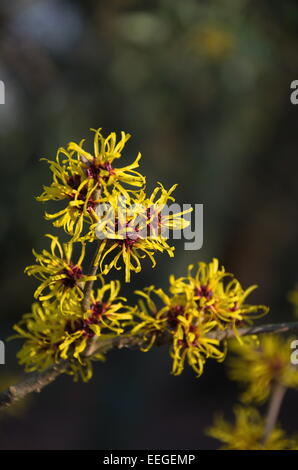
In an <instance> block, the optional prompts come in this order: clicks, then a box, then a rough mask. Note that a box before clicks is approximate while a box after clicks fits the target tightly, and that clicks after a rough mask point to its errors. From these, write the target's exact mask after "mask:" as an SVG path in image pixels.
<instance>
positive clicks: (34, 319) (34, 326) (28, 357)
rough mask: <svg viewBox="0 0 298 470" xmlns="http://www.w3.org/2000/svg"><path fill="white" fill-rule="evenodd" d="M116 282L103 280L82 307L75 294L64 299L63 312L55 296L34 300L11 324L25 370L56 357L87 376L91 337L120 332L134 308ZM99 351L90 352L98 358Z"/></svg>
mask: <svg viewBox="0 0 298 470" xmlns="http://www.w3.org/2000/svg"><path fill="white" fill-rule="evenodd" d="M119 290H120V283H119V282H118V281H112V282H111V283H109V284H105V283H104V281H103V280H102V287H101V288H98V289H97V291H96V292H94V291H92V292H91V296H90V300H91V303H90V307H89V309H88V310H87V311H83V307H82V304H81V302H80V301H79V299H78V298H77V297H74V298H72V299H68V300H66V302H65V309H64V315H61V313H60V311H59V304H58V300H54V301H53V302H48V301H44V302H42V303H37V302H36V303H35V304H33V306H32V312H31V313H29V314H26V315H24V316H23V319H22V320H21V321H20V322H19V323H18V324H17V325H14V329H15V331H17V333H18V336H17V337H21V338H23V339H25V343H24V344H23V346H22V348H21V350H20V351H19V353H18V358H19V362H20V364H21V365H23V366H25V370H26V371H27V372H31V371H34V370H44V369H46V368H47V367H49V366H51V365H52V364H54V363H56V362H58V361H59V360H61V359H62V360H63V359H64V360H66V359H68V360H70V370H69V371H68V372H69V373H71V374H74V375H75V378H76V379H77V378H79V376H80V377H81V378H83V380H88V379H89V378H90V377H91V375H92V366H91V361H90V358H88V357H86V352H87V349H88V347H89V344H90V341H91V340H93V338H98V337H102V338H103V339H106V338H108V337H109V338H110V337H114V336H116V335H119V334H121V333H123V332H124V328H125V326H126V324H127V323H128V321H131V320H132V318H133V312H134V309H132V308H129V307H128V306H126V305H125V303H124V302H125V299H124V298H123V297H119V296H118V294H119ZM103 358H104V357H103V355H102V354H101V353H100V352H98V353H95V354H94V353H93V354H92V360H93V359H95V360H96V359H100V360H102V359H103Z"/></svg>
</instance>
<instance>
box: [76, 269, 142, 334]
mask: <svg viewBox="0 0 298 470" xmlns="http://www.w3.org/2000/svg"><path fill="white" fill-rule="evenodd" d="M120 286H121V285H120V282H119V281H111V282H110V283H109V284H105V283H104V280H103V278H102V287H101V288H98V289H97V290H96V291H93V290H92V291H91V295H90V307H89V309H88V311H87V312H85V314H84V325H85V328H86V330H87V331H89V330H90V331H89V335H91V336H92V333H93V334H94V335H96V336H100V335H101V332H102V330H104V332H106V333H107V330H109V331H110V332H114V333H116V334H121V333H123V332H124V327H125V326H126V324H127V322H128V320H132V318H133V315H132V313H133V309H131V308H130V307H128V306H125V305H124V303H125V302H126V298H125V297H119V295H118V294H119V291H120ZM123 302H124V303H123Z"/></svg>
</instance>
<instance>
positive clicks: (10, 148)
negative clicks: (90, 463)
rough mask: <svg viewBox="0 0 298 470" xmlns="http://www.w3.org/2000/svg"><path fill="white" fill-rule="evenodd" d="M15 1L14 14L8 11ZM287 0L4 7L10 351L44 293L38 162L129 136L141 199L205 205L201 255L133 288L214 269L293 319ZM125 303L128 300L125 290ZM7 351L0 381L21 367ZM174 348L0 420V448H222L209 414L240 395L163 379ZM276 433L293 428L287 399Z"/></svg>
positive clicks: (292, 68)
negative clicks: (86, 142) (32, 272)
mask: <svg viewBox="0 0 298 470" xmlns="http://www.w3.org/2000/svg"><path fill="white" fill-rule="evenodd" d="M3 4H5V6H3ZM297 28H298V6H297V2H296V1H294V0H292V1H291V0H284V1H282V2H281V1H272V0H268V1H248V0H218V1H195V0H183V1H182V0H156V1H145V0H109V1H98V0H93V1H92V0H84V1H83V0H82V1H72V2H70V1H66V0H60V1H58V0H44V1H33V0H32V1H29V0H27V1H25V0H22V1H21V0H19V1H10V2H1V6H0V79H2V80H3V81H4V82H5V85H6V104H5V105H1V106H0V122H1V126H0V145H1V160H0V162H1V163H0V164H1V198H0V214H1V224H0V239H1V272H0V277H1V281H0V298H1V299H2V305H1V313H0V315H1V329H0V337H1V338H2V339H5V338H6V337H7V336H9V335H10V334H11V326H12V325H13V323H14V322H15V321H17V320H18V319H20V317H21V315H22V314H23V313H24V312H27V311H28V310H29V309H30V305H31V302H32V295H33V290H34V287H35V286H36V283H35V281H34V280H32V279H29V278H26V277H25V275H24V274H23V269H24V267H25V266H26V265H28V264H31V263H32V255H31V249H32V247H35V248H37V249H41V248H42V247H43V246H45V241H44V239H43V234H44V233H47V232H53V230H55V229H52V227H51V224H50V222H46V221H44V219H43V210H44V208H43V206H42V205H41V204H39V203H37V202H36V201H35V200H34V196H35V195H38V194H40V193H41V189H42V184H43V183H49V182H50V176H49V173H48V171H47V167H46V165H45V164H44V163H40V162H39V158H40V157H48V158H54V156H55V153H56V149H57V147H58V146H61V145H62V146H64V145H66V144H67V142H68V141H69V140H75V141H79V140H80V139H81V138H83V137H88V135H89V136H91V134H89V133H88V129H89V128H90V127H103V129H104V132H106V133H109V132H111V131H112V130H116V131H118V132H119V131H121V130H125V131H127V132H130V133H132V134H133V139H132V140H131V141H130V142H129V144H128V145H127V151H126V155H127V161H129V162H130V161H132V159H133V157H134V156H135V155H136V153H137V151H139V150H140V151H141V152H142V154H143V159H142V165H141V171H142V173H144V174H146V175H147V180H148V187H149V188H152V186H153V185H154V184H155V183H156V182H157V181H162V182H163V183H164V184H165V185H166V187H169V186H171V185H172V184H175V183H179V188H178V190H177V192H176V196H177V200H178V201H181V202H187V203H203V204H204V211H205V213H204V246H203V248H202V249H201V250H200V251H198V252H192V251H184V250H183V244H182V242H181V243H176V246H177V248H176V257H175V259H174V260H172V259H169V258H168V257H167V255H164V256H159V257H158V267H157V268H156V269H155V270H154V271H153V270H152V269H151V267H150V266H149V263H148V264H146V265H145V267H144V269H143V270H142V273H141V275H139V276H137V275H134V276H133V281H132V285H131V286H130V287H129V288H128V290H129V291H132V290H133V289H134V288H136V287H138V288H141V287H142V286H145V285H150V284H152V283H155V284H156V285H157V286H163V287H166V286H167V277H168V275H169V274H170V273H171V272H173V273H176V274H177V275H183V274H184V273H185V271H186V267H187V265H188V264H189V263H191V262H196V261H198V260H204V261H209V260H211V259H212V257H214V256H216V257H219V259H220V261H221V263H222V264H224V265H225V266H226V268H227V270H228V271H231V272H234V273H235V275H236V276H237V277H238V278H239V279H240V281H241V282H242V283H243V285H244V286H245V287H246V286H248V285H250V284H254V283H257V284H258V285H259V286H260V287H259V289H258V291H257V292H256V293H254V294H253V296H252V297H251V301H253V302H260V303H264V304H267V305H270V306H271V315H270V318H268V321H281V320H289V319H290V318H291V308H290V307H289V305H288V302H287V292H288V291H289V290H290V289H291V288H292V287H293V285H294V284H295V282H296V280H297V271H296V270H297V169H298V163H297V152H296V148H297V144H298V135H297V121H298V107H295V106H294V105H292V104H291V103H290V83H291V82H292V81H293V80H295V79H298V70H297V48H298V35H297ZM125 289H126V288H125ZM18 347H19V344H17V342H10V343H8V344H7V347H6V353H7V359H6V365H5V366H0V383H1V386H5V384H7V382H9V381H13V380H15V377H17V376H18V375H19V374H20V373H21V370H20V368H19V367H18V366H17V364H16V360H15V353H16V351H17V348H18ZM170 366H171V361H170V358H169V356H168V354H167V351H166V350H164V349H163V348H161V349H157V348H156V349H154V350H152V351H151V352H150V353H147V354H144V353H140V352H137V351H120V352H118V351H115V352H112V353H110V354H109V356H108V360H107V362H106V363H105V364H96V366H95V374H94V379H93V380H92V381H91V382H90V383H88V384H75V385H74V384H73V383H72V381H71V379H70V378H69V377H61V378H59V379H58V380H57V381H56V382H55V383H54V384H52V385H51V386H49V387H48V388H47V389H45V390H44V391H43V392H42V393H41V394H40V395H35V396H34V397H32V398H31V399H29V400H27V402H25V403H24V404H23V405H22V406H20V407H18V408H17V409H15V410H12V411H13V415H11V414H7V415H5V416H2V417H1V420H0V432H1V437H0V448H1V449H53V448H56V449H74V448H78V449H92V448H95V449H105V448H110V449H116V448H118V449H132V448H143V449H146V448H148V449H150V448H151V449H152V448H155V449H162V448H170V449H191V448H205V449H207V448H208V449H211V448H216V447H217V446H218V443H217V442H215V441H214V440H212V439H209V438H207V437H206V436H204V428H206V426H208V425H210V424H211V423H212V419H213V415H214V412H216V411H218V410H224V411H225V413H226V415H227V416H228V417H231V416H232V414H231V410H232V406H233V403H235V401H236V399H237V395H238V389H237V385H236V384H234V383H230V382H229V381H228V379H227V377H226V373H225V367H224V366H222V365H220V364H215V363H213V362H208V363H207V367H206V372H205V373H204V375H203V376H202V378H200V379H196V378H195V376H194V374H193V372H192V371H189V370H188V368H187V370H185V373H184V374H183V375H182V376H180V377H172V376H171V375H170ZM287 398H288V399H287V400H286V401H285V404H284V405H283V410H282V413H281V421H282V423H283V425H284V427H285V429H286V430H288V431H293V430H294V431H295V430H296V431H297V418H298V414H297V405H296V400H297V398H296V396H295V393H294V392H288V396H287Z"/></svg>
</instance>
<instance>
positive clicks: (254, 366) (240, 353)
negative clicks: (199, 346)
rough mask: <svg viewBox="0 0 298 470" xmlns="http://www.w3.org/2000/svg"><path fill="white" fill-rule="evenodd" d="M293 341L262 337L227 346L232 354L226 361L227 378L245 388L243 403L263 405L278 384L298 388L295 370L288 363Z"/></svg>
mask: <svg viewBox="0 0 298 470" xmlns="http://www.w3.org/2000/svg"><path fill="white" fill-rule="evenodd" d="M293 339H294V338H286V339H285V338H283V337H281V336H278V335H264V336H261V337H260V339H258V340H251V339H248V338H247V339H245V341H244V343H243V344H242V345H239V344H237V342H236V341H233V343H232V344H231V345H230V348H229V349H230V350H231V351H232V352H234V353H235V354H234V355H233V356H232V357H231V359H230V361H229V365H230V376H231V378H232V379H233V380H237V381H238V382H241V383H243V384H244V385H245V386H246V389H245V392H244V393H243V395H242V400H243V401H244V402H245V403H247V402H252V401H254V402H263V401H265V400H266V399H267V398H268V397H269V395H270V393H271V390H272V386H273V385H274V384H276V383H279V384H281V385H283V386H285V387H288V388H296V389H297V388H298V369H297V367H295V366H294V365H292V364H291V358H290V356H291V353H292V351H293V350H292V349H291V342H292V340H293Z"/></svg>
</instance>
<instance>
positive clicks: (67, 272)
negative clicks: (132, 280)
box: [25, 235, 97, 310]
mask: <svg viewBox="0 0 298 470" xmlns="http://www.w3.org/2000/svg"><path fill="white" fill-rule="evenodd" d="M46 236H47V237H49V238H50V239H51V251H50V252H49V251H47V250H42V253H41V254H39V253H36V251H35V250H33V254H34V256H35V258H36V261H37V262H38V264H35V265H32V266H28V267H27V268H26V269H25V272H26V273H27V274H28V275H29V276H31V275H33V276H35V277H36V278H37V279H39V280H40V281H41V284H40V285H39V287H38V288H37V289H36V291H35V293H34V297H35V298H36V299H39V300H41V301H43V300H49V299H51V298H53V297H56V298H58V299H59V304H60V307H61V310H63V303H64V301H65V300H66V299H67V298H70V297H73V296H77V297H78V298H79V300H82V298H83V290H82V289H83V285H84V283H85V282H86V281H89V280H95V279H96V278H97V277H96V276H88V275H85V274H84V273H83V270H82V262H83V260H84V257H85V245H84V244H83V243H81V254H80V256H79V259H78V261H77V262H76V263H74V261H73V260H72V252H73V243H71V242H70V243H64V244H63V246H61V244H60V242H59V240H58V237H54V236H53V235H46ZM45 289H46V290H47V293H46V294H43V291H44V290H45Z"/></svg>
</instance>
